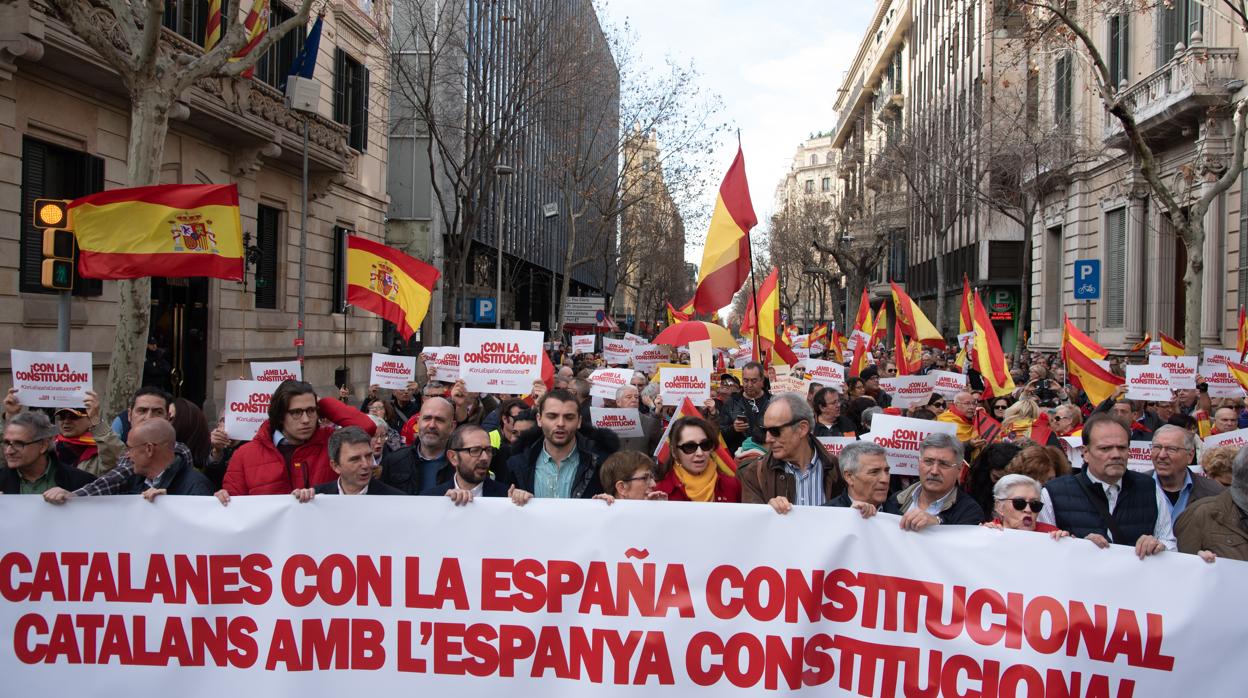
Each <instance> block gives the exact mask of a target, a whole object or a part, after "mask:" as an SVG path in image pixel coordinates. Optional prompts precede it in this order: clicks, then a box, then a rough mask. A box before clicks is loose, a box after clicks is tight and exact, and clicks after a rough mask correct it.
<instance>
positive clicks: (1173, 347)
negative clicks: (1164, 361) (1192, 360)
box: [1157, 332, 1187, 356]
mask: <svg viewBox="0 0 1248 698" xmlns="http://www.w3.org/2000/svg"><path fill="white" fill-rule="evenodd" d="M1157 334H1158V335H1160V336H1161V353H1162V354H1163V355H1165V356H1183V355H1184V354H1186V353H1187V347H1185V346H1183V342H1180V341H1179V340H1177V339H1175V338H1174V337H1171V336H1170V335H1168V334H1166V333H1165V332H1158V333H1157Z"/></svg>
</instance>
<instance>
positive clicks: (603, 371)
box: [589, 368, 633, 400]
mask: <svg viewBox="0 0 1248 698" xmlns="http://www.w3.org/2000/svg"><path fill="white" fill-rule="evenodd" d="M632 378H633V371H632V369H628V368H600V369H598V370H597V371H594V372H593V373H591V374H589V385H590V388H589V394H590V395H591V396H593V397H601V398H606V399H608V400H614V399H615V394H616V392H617V391H618V390H619V389H620V388H621V387H622V386H625V385H628V382H629V381H630V380H632Z"/></svg>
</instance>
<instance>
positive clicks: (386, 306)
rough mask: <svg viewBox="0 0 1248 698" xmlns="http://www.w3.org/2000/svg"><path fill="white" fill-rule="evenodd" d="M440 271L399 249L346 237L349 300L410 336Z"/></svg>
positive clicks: (427, 304) (427, 308) (426, 307)
mask: <svg viewBox="0 0 1248 698" xmlns="http://www.w3.org/2000/svg"><path fill="white" fill-rule="evenodd" d="M438 276H439V275H438V270H437V269H434V268H433V267H432V266H430V265H428V264H425V263H424V262H422V261H420V260H419V259H415V258H413V257H408V256H407V255H405V254H403V253H402V252H399V251H398V250H394V249H391V248H389V247H386V246H385V245H383V244H381V243H379V242H373V241H372V240H367V239H365V238H362V237H358V236H356V235H348V236H347V302H348V303H350V304H351V305H354V306H357V307H360V308H363V309H365V310H367V311H370V312H373V313H376V314H377V315H380V316H381V317H383V318H385V319H386V320H389V321H390V322H392V323H394V326H395V327H396V328H397V329H398V330H399V333H400V334H402V335H403V338H404V339H410V338H411V336H412V334H414V333H415V332H416V328H418V327H420V323H421V322H423V321H424V319H425V313H427V312H429V298H430V296H431V295H432V294H433V285H434V284H435V283H437V281H438Z"/></svg>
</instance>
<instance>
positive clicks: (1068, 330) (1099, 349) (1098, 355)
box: [1062, 313, 1109, 360]
mask: <svg viewBox="0 0 1248 698" xmlns="http://www.w3.org/2000/svg"><path fill="white" fill-rule="evenodd" d="M1068 348H1069V349H1070V350H1072V351H1078V352H1079V353H1081V354H1083V355H1084V356H1087V357H1089V358H1093V359H1097V360H1104V358H1105V357H1106V356H1109V350H1108V349H1106V348H1105V347H1103V346H1101V345H1100V344H1097V342H1096V340H1094V339H1092V338H1091V337H1089V336H1088V335H1086V334H1084V333H1083V330H1080V329H1079V328H1078V327H1075V323H1073V322H1071V321H1070V317H1068V316H1067V315H1066V314H1065V313H1063V314H1062V356H1063V357H1064V356H1066V352H1067V349H1068Z"/></svg>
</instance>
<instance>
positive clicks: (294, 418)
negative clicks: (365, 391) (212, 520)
mask: <svg viewBox="0 0 1248 698" xmlns="http://www.w3.org/2000/svg"><path fill="white" fill-rule="evenodd" d="M321 418H325V419H328V420H329V421H331V422H333V423H334V424H337V425H338V426H340V427H359V428H361V429H363V430H364V431H365V432H367V433H368V434H369V435H370V436H371V435H372V434H373V432H374V431H375V430H376V428H377V426H376V424H374V423H373V420H372V419H371V418H370V417H369V416H368V415H367V414H364V413H363V412H360V411H359V410H356V409H354V408H352V407H349V406H348V405H345V404H343V403H342V402H340V401H338V400H337V399H334V398H328V397H327V398H324V399H322V400H320V401H319V402H318V401H317V399H316V391H315V390H313V388H312V386H311V385H310V384H308V383H305V382H303V381H293V380H288V381H283V382H282V384H281V385H279V386H277V390H276V391H275V392H274V393H273V399H272V400H271V401H270V402H269V421H267V422H265V423H264V424H261V425H260V429H259V430H258V431H257V432H256V435H255V437H254V438H252V440H251V441H249V442H248V443H245V444H243V445H242V446H240V447H239V448H238V450H237V451H235V452H234V456H233V457H232V458H230V465H229V467H228V468H227V469H226V471H225V480H224V482H223V483H222V485H223V486H222V489H220V490H218V491H217V493H216V494H217V499H219V500H221V503H222V504H229V502H230V497H231V496H239V495H249V494H290V493H291V492H293V491H294V490H296V489H304V488H309V487H315V486H317V485H319V484H321V483H325V482H330V481H332V480H334V479H336V478H337V477H338V475H337V474H336V473H335V472H334V471H333V469H332V468H331V467H330V465H329V450H328V445H329V437H330V435H331V434H333V433H334V429H335V428H336V427H332V426H320V420H321Z"/></svg>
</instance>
